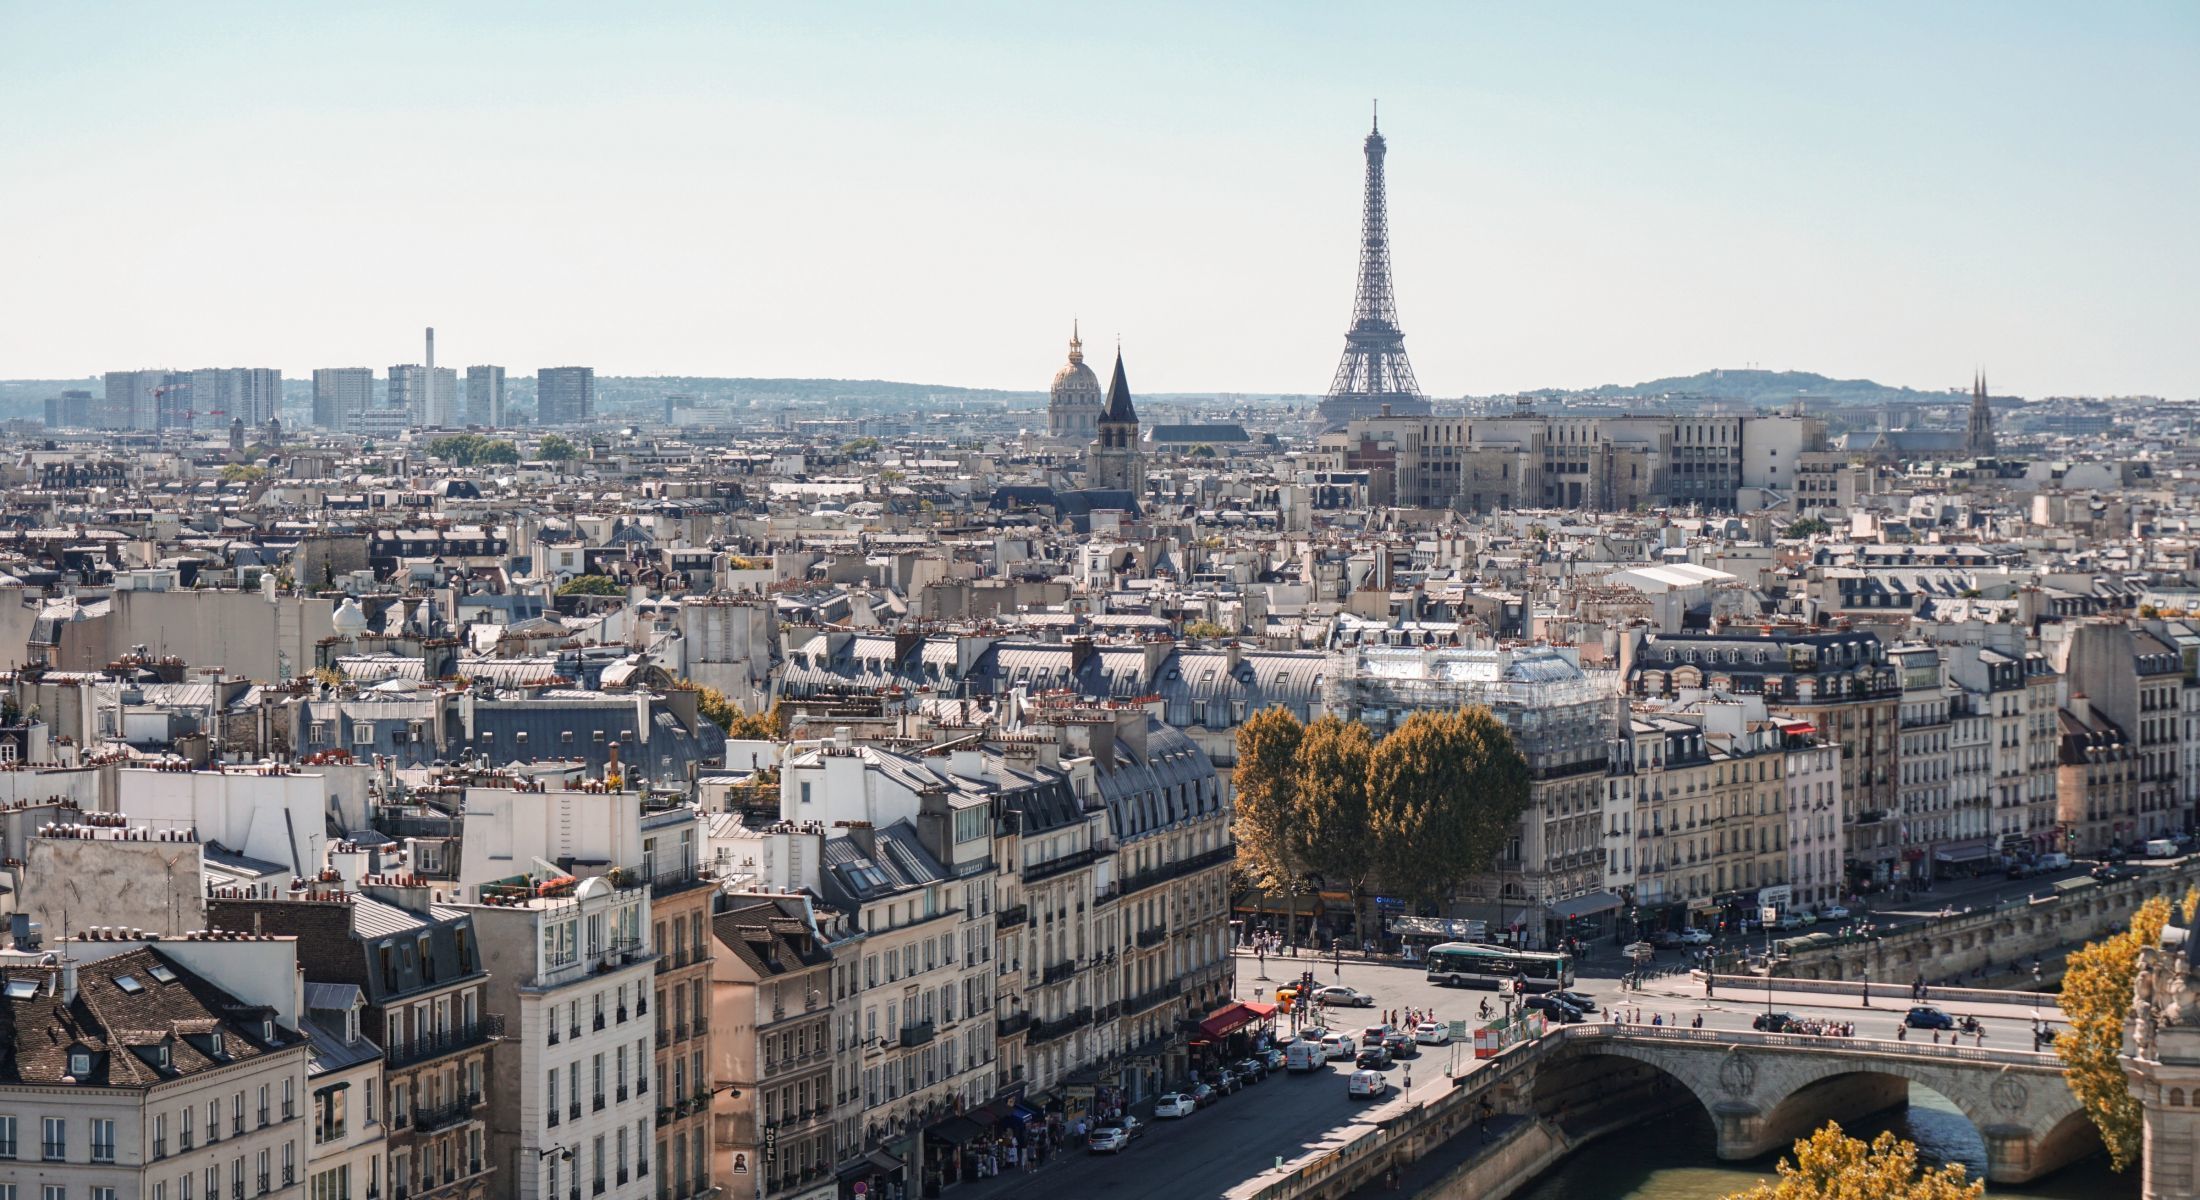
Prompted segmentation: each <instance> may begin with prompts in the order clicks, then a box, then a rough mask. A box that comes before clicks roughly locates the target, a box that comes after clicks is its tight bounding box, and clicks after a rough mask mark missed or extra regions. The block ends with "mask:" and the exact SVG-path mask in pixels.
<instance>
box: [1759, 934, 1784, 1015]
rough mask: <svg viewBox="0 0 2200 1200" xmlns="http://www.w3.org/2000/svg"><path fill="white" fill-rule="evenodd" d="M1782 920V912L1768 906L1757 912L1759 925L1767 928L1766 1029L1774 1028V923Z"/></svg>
mask: <svg viewBox="0 0 2200 1200" xmlns="http://www.w3.org/2000/svg"><path fill="white" fill-rule="evenodd" d="M1779 919H1780V910H1779V909H1778V908H1776V907H1774V906H1773V905H1770V904H1767V905H1765V906H1764V907H1763V908H1760V909H1758V910H1757V923H1758V924H1760V925H1763V926H1764V927H1765V1028H1766V1029H1767V1030H1768V1031H1769V1030H1770V1029H1771V1028H1772V923H1773V922H1774V921H1777V920H1779Z"/></svg>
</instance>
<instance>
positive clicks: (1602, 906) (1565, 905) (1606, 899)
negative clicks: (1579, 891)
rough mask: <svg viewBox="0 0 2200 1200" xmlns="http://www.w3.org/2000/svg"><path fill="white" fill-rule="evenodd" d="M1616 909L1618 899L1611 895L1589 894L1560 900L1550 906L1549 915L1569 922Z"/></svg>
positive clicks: (1606, 893)
mask: <svg viewBox="0 0 2200 1200" xmlns="http://www.w3.org/2000/svg"><path fill="white" fill-rule="evenodd" d="M1618 907H1619V897H1618V896H1616V895H1614V894H1613V893H1611V892H1591V893H1589V894H1588V895H1586V896H1575V897H1574V898H1573V899H1571V900H1561V901H1559V902H1558V903H1556V904H1553V905H1551V915H1552V916H1554V917H1557V918H1559V919H1560V920H1567V921H1570V920H1572V919H1573V918H1575V917H1586V916H1592V915H1594V914H1596V913H1600V912H1610V911H1612V910H1613V909H1615V908H1618Z"/></svg>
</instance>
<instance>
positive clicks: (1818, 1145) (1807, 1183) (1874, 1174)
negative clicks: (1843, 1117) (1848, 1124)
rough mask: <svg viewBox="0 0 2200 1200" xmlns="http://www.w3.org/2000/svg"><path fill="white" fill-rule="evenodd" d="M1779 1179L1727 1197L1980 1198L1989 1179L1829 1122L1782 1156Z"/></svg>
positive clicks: (1890, 1138)
mask: <svg viewBox="0 0 2200 1200" xmlns="http://www.w3.org/2000/svg"><path fill="white" fill-rule="evenodd" d="M1779 1171H1780V1178H1778V1179H1777V1180H1766V1181H1764V1182H1761V1183H1759V1184H1757V1186H1755V1187H1752V1188H1749V1189H1748V1190H1746V1191H1740V1192H1735V1193H1734V1194H1732V1195H1730V1196H1728V1197H1727V1198H1726V1200H1977V1198H1978V1197H1981V1196H1984V1195H1985V1194H1986V1181H1985V1180H1983V1179H1969V1178H1966V1174H1967V1173H1966V1172H1965V1171H1964V1169H1963V1164H1962V1163H1948V1164H1946V1165H1944V1166H1942V1167H1940V1168H1939V1169H1937V1170H1927V1169H1925V1168H1923V1167H1921V1166H1920V1165H1919V1164H1918V1161H1917V1146H1916V1145H1915V1144H1913V1143H1911V1142H1906V1141H1903V1140H1902V1139H1900V1138H1897V1137H1896V1136H1895V1135H1894V1134H1892V1133H1889V1132H1885V1131H1882V1132H1881V1133H1880V1135H1879V1136H1878V1137H1875V1138H1873V1139H1872V1141H1871V1144H1870V1145H1869V1146H1867V1145H1865V1144H1864V1143H1863V1142H1862V1141H1860V1140H1858V1139H1856V1138H1852V1137H1850V1136H1849V1135H1847V1134H1845V1133H1843V1132H1841V1126H1840V1125H1838V1124H1836V1123H1834V1122H1832V1121H1828V1122H1826V1124H1825V1126H1824V1127H1823V1128H1821V1129H1820V1130H1819V1131H1818V1132H1816V1133H1814V1134H1812V1135H1810V1136H1809V1137H1807V1138H1799V1139H1797V1140H1796V1142H1795V1151H1794V1157H1793V1158H1792V1159H1789V1158H1783V1159H1781V1160H1780V1166H1779Z"/></svg>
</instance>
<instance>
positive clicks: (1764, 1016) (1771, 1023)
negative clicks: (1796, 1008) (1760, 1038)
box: [1749, 1012, 1802, 1033]
mask: <svg viewBox="0 0 2200 1200" xmlns="http://www.w3.org/2000/svg"><path fill="white" fill-rule="evenodd" d="M1801 1019H1802V1018H1800V1017H1798V1016H1796V1015H1795V1014H1794V1013H1791V1012H1768V1013H1758V1014H1757V1016H1756V1018H1755V1019H1754V1020H1752V1021H1750V1023H1749V1027H1750V1028H1751V1029H1755V1030H1759V1031H1760V1032H1764V1033H1785V1032H1787V1029H1788V1027H1789V1026H1791V1025H1793V1024H1795V1023H1796V1022H1797V1021H1799V1020H1801Z"/></svg>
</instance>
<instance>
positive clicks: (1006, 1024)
mask: <svg viewBox="0 0 2200 1200" xmlns="http://www.w3.org/2000/svg"><path fill="white" fill-rule="evenodd" d="M1029 1028H1031V1014H1030V1013H1027V1012H1020V1013H1017V1014H1016V1015H1015V1016H1012V1017H1000V1018H998V1019H996V1020H995V1021H994V1022H993V1036H994V1037H1004V1038H1005V1037H1014V1036H1015V1035H1017V1034H1019V1033H1022V1032H1023V1031H1024V1030H1026V1029H1029Z"/></svg>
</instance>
